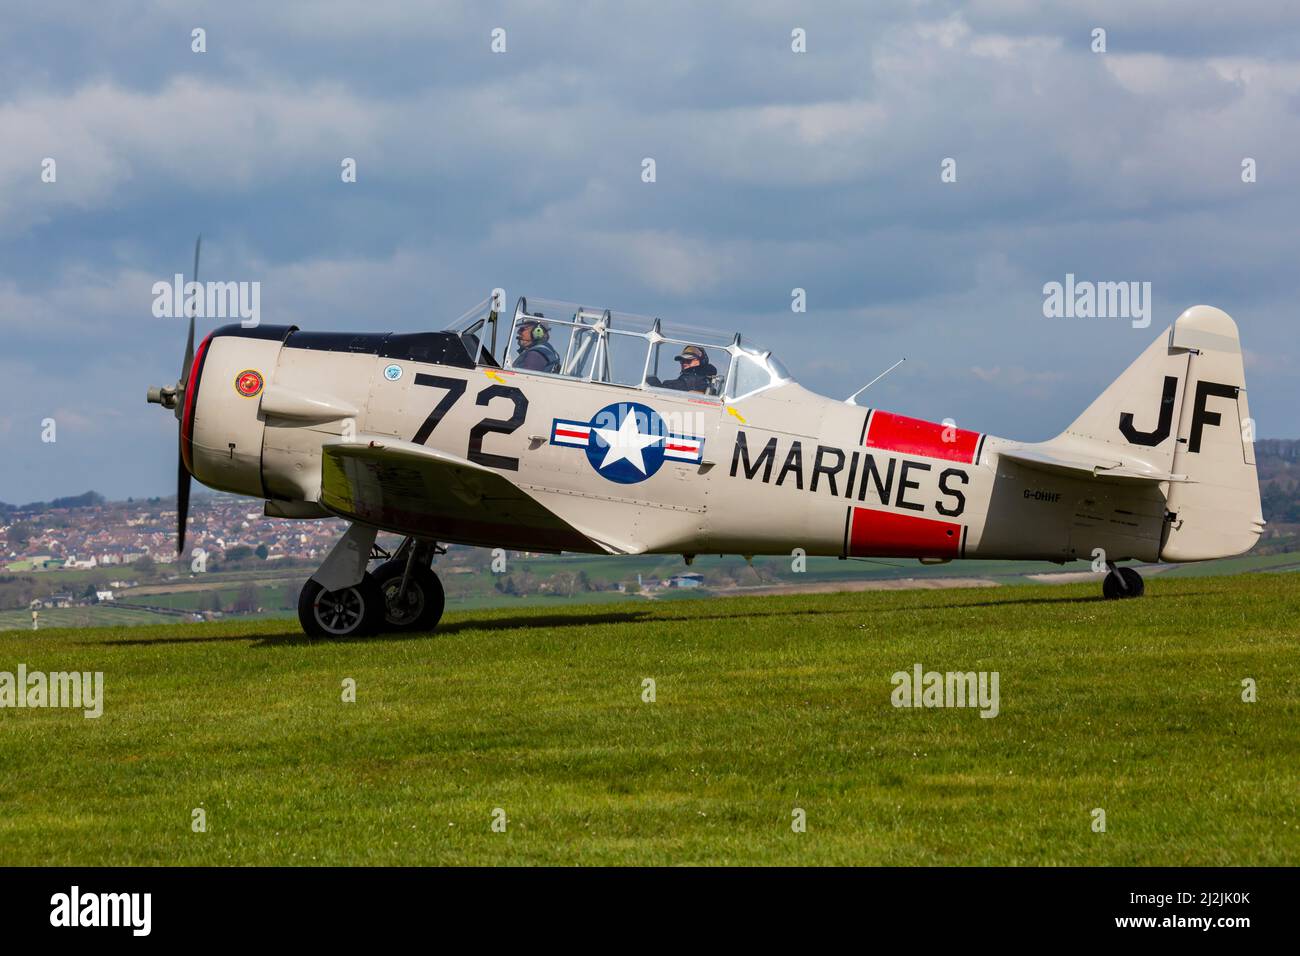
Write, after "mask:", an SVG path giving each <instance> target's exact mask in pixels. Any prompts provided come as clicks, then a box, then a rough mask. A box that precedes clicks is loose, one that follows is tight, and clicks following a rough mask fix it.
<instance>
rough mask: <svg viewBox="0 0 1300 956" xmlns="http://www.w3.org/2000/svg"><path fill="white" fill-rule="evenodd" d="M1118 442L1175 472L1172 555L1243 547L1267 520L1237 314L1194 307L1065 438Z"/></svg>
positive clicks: (1168, 538)
mask: <svg viewBox="0 0 1300 956" xmlns="http://www.w3.org/2000/svg"><path fill="white" fill-rule="evenodd" d="M1080 440H1082V442H1081V443H1082V444H1086V445H1087V446H1089V447H1091V448H1093V449H1097V448H1099V447H1107V446H1108V447H1110V448H1112V449H1113V450H1114V452H1115V453H1116V454H1118V455H1120V456H1121V457H1123V458H1124V459H1129V460H1137V461H1140V462H1143V463H1145V464H1146V465H1148V466H1149V467H1150V468H1151V470H1152V471H1154V472H1160V473H1167V474H1172V475H1174V476H1175V477H1176V479H1182V480H1174V481H1170V482H1168V483H1167V484H1166V487H1167V488H1168V489H1169V490H1168V493H1167V500H1166V510H1167V511H1168V513H1169V514H1168V521H1167V522H1166V526H1165V532H1164V535H1163V539H1162V542H1161V549H1160V557H1161V559H1162V560H1165V561H1200V560H1204V559H1207V558H1221V557H1228V556H1230V555H1234V554H1241V553H1242V552H1244V551H1248V550H1250V548H1251V547H1252V546H1253V545H1254V544H1255V542H1256V541H1257V540H1258V539H1259V535H1260V533H1261V531H1263V528H1264V520H1263V515H1262V513H1261V509H1260V500H1259V479H1258V477H1257V476H1256V473H1255V450H1254V440H1255V434H1254V422H1253V421H1252V420H1251V418H1250V410H1249V408H1248V407H1247V404H1246V377H1245V370H1244V368H1243V366H1242V359H1241V342H1240V340H1239V339H1238V337H1237V326H1236V323H1234V322H1233V321H1232V319H1231V318H1230V317H1229V316H1228V314H1227V313H1226V312H1222V311H1220V310H1219V309H1216V308H1213V307H1211V306H1208V305H1197V306H1193V307H1192V308H1190V309H1188V310H1187V311H1186V312H1184V313H1183V314H1182V315H1180V316H1179V317H1178V319H1177V320H1176V321H1175V322H1174V324H1173V326H1172V327H1171V328H1170V329H1169V331H1168V333H1166V334H1162V335H1161V336H1160V338H1158V339H1157V340H1156V341H1155V342H1153V343H1151V346H1150V347H1149V348H1148V349H1147V350H1146V351H1145V352H1143V353H1142V354H1141V355H1140V356H1138V358H1137V360H1136V361H1135V362H1134V363H1133V364H1132V365H1130V366H1129V367H1128V368H1127V369H1126V370H1125V371H1124V373H1123V374H1122V375H1121V376H1120V377H1119V378H1117V379H1116V380H1115V381H1114V382H1113V383H1112V384H1111V386H1110V387H1109V388H1108V389H1106V391H1104V392H1102V393H1101V395H1100V396H1099V397H1098V398H1097V400H1096V401H1094V402H1093V403H1092V404H1091V405H1089V406H1088V408H1087V410H1086V411H1085V412H1084V413H1083V414H1082V415H1080V416H1079V418H1078V419H1077V420H1076V421H1075V422H1074V423H1073V424H1072V425H1071V426H1070V427H1069V428H1067V429H1066V430H1065V432H1064V433H1063V434H1062V435H1060V436H1059V437H1058V438H1057V439H1056V442H1057V443H1067V442H1071V441H1075V442H1078V441H1080Z"/></svg>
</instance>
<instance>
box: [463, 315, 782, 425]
mask: <svg viewBox="0 0 1300 956" xmlns="http://www.w3.org/2000/svg"><path fill="white" fill-rule="evenodd" d="M501 306H502V303H501V302H500V301H497V300H494V299H493V298H488V299H484V300H483V301H482V302H480V303H479V304H478V305H476V306H474V307H473V308H472V309H470V310H469V311H467V312H466V313H465V314H464V315H462V316H461V317H460V318H459V319H457V320H456V321H455V322H454V323H452V324H451V325H450V326H448V328H447V331H449V332H454V333H456V334H457V335H459V336H460V338H461V341H462V342H463V343H464V345H465V349H466V351H467V352H469V354H470V355H471V356H474V357H475V360H476V362H477V364H479V365H486V366H490V367H492V368H508V369H515V370H517V371H526V372H530V373H535V374H539V375H552V376H556V377H559V378H569V379H577V380H580V381H588V382H605V383H607V384H610V385H622V386H625V387H628V388H640V389H647V390H656V389H669V390H674V391H679V392H680V391H685V392H693V393H695V394H702V395H709V396H713V397H716V398H724V399H727V400H729V401H735V400H737V399H741V398H744V397H746V396H747V395H753V394H754V393H755V392H759V391H762V390H763V389H766V388H771V387H773V386H775V385H779V384H782V383H785V382H789V381H792V379H791V377H790V373H789V371H788V370H787V369H786V367H785V366H784V365H783V364H782V363H781V361H780V360H779V359H778V358H776V356H774V355H773V354H772V353H771V352H770V351H768V350H766V349H763V348H761V347H760V346H758V345H755V344H754V343H752V342H750V341H748V340H747V339H744V338H742V337H741V335H740V333H738V332H737V333H734V334H723V333H719V332H714V331H709V330H707V329H699V328H692V327H690V326H685V325H679V324H669V323H664V322H661V321H660V320H659V319H657V318H651V317H649V316H642V315H632V314H630V313H626V312H615V311H613V310H612V309H598V308H592V307H590V306H584V305H579V304H577V303H574V302H558V301H555V300H551V299H532V300H528V299H524V298H520V299H519V301H518V303H517V304H516V305H515V310H514V316H513V318H512V319H511V320H510V322H509V328H508V330H507V328H506V323H505V322H504V321H503V318H504V317H503V316H502V315H500V314H499V313H500V311H501ZM498 327H499V328H498ZM679 358H684V359H685V361H680V360H679ZM693 363H698V364H694V365H693V367H691V368H689V369H687V368H686V367H687V366H691V365H692V364H693Z"/></svg>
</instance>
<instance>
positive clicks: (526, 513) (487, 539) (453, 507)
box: [320, 436, 620, 554]
mask: <svg viewBox="0 0 1300 956" xmlns="http://www.w3.org/2000/svg"><path fill="white" fill-rule="evenodd" d="M320 503H321V505H322V506H323V507H325V508H327V509H328V510H330V511H332V512H334V513H335V514H337V515H340V516H342V517H344V518H350V519H352V520H354V521H361V522H364V523H366V524H372V525H377V526H379V527H382V528H390V529H393V530H400V531H403V532H405V533H407V534H414V535H420V536H424V537H429V538H433V539H435V540H438V541H448V542H454V543H460V544H476V545H485V546H488V547H499V548H509V549H512V550H519V551H583V552H588V553H595V554H601V553H617V552H618V551H619V550H620V549H619V548H618V546H617V545H613V544H610V543H608V542H605V541H597V540H596V539H595V538H593V537H591V536H589V535H587V534H584V533H583V532H582V531H579V530H578V529H577V528H575V527H574V526H573V525H572V524H570V523H569V522H568V521H566V520H564V519H563V518H561V517H560V516H559V515H557V514H555V512H553V511H551V510H550V509H549V508H546V507H545V506H543V505H542V504H540V503H539V502H538V501H537V500H536V499H535V498H533V497H532V496H531V495H529V494H528V493H527V492H526V491H524V490H523V489H522V488H520V487H519V486H517V485H516V484H515V483H514V482H512V481H510V479H508V478H506V477H505V476H504V475H501V474H499V473H497V472H495V471H491V470H490V469H487V468H484V467H483V466H481V465H477V464H475V463H473V462H471V461H467V460H466V459H463V458H457V457H456V456H455V455H449V454H447V453H446V452H441V451H437V450H436V449H433V448H426V447H425V446H423V445H416V444H414V443H412V442H405V441H399V440H397V439H389V438H381V437H378V436H376V437H374V438H368V437H364V436H363V437H361V438H359V440H358V441H356V442H343V443H337V444H332V445H326V446H325V447H324V448H322V449H321V497H320Z"/></svg>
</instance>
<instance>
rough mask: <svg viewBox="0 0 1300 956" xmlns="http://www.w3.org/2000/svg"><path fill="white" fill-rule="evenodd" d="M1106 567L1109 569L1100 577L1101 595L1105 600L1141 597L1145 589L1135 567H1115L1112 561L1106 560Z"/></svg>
mask: <svg viewBox="0 0 1300 956" xmlns="http://www.w3.org/2000/svg"><path fill="white" fill-rule="evenodd" d="M1106 567H1108V568H1110V571H1109V572H1108V573H1107V575H1106V577H1105V578H1104V579H1102V582H1101V595H1102V597H1104V598H1105V599H1106V600H1107V601H1117V600H1119V599H1120V598H1136V597H1141V596H1142V594H1143V593H1144V592H1145V591H1146V584H1144V583H1143V581H1142V575H1140V574H1138V573H1137V571H1136V569H1134V568H1120V567H1116V566H1115V562H1114V561H1107V562H1106Z"/></svg>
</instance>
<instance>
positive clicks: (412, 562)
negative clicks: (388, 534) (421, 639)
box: [374, 538, 447, 632]
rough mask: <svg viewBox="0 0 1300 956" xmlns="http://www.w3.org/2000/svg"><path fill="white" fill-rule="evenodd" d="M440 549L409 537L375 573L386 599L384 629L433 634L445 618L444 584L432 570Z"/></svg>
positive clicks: (380, 589)
mask: <svg viewBox="0 0 1300 956" xmlns="http://www.w3.org/2000/svg"><path fill="white" fill-rule="evenodd" d="M437 552H438V549H437V547H436V546H431V545H428V544H424V543H422V542H417V541H414V540H412V539H411V538H407V539H406V540H405V541H403V542H402V546H401V547H399V548H398V549H397V551H396V552H394V554H393V556H392V558H391V559H390V560H388V561H385V562H384V563H383V564H381V565H380V566H379V567H378V568H377V569H376V570H375V572H374V579H375V581H376V583H377V584H378V585H379V591H380V593H381V594H382V595H383V597H384V629H385V630H387V631H398V632H409V631H432V630H433V629H434V628H435V627H437V626H438V621H439V620H440V619H441V618H442V611H443V607H444V606H445V605H446V601H447V599H446V595H445V594H444V593H443V590H442V582H441V581H439V580H438V576H437V575H436V574H434V573H433V569H432V568H430V567H429V562H430V561H431V560H432V559H433V555H434V554H436V553H437Z"/></svg>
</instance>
